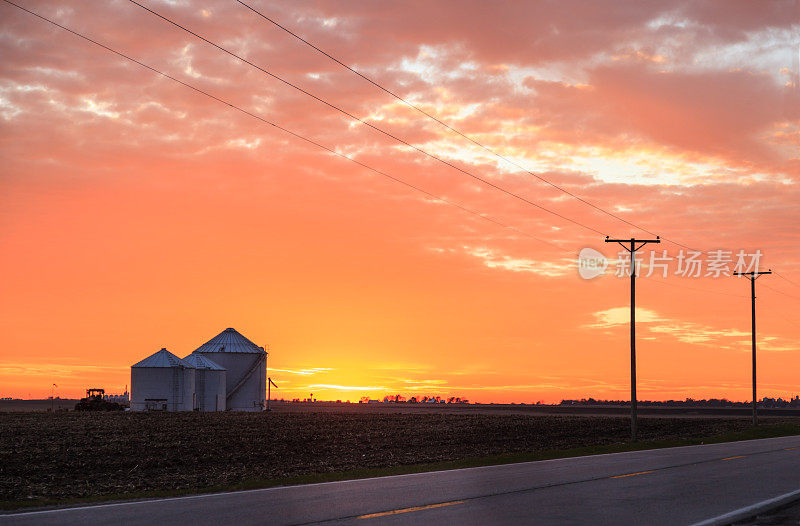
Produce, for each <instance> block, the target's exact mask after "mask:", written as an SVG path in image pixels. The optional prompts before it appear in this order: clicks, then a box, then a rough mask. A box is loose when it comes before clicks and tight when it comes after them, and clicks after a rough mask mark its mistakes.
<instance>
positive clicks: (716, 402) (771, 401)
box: [559, 396, 800, 408]
mask: <svg viewBox="0 0 800 526" xmlns="http://www.w3.org/2000/svg"><path fill="white" fill-rule="evenodd" d="M636 403H637V404H638V405H640V406H656V407H657V406H663V407H751V405H752V402H732V401H731V400H728V399H725V398H709V399H702V400H695V399H694V398H687V399H686V400H638V401H637V402H636ZM559 405H619V406H630V405H631V402H630V400H595V399H594V398H581V399H580V400H561V403H560V404H559ZM758 406H759V407H778V408H780V407H800V396H795V397H794V398H792V399H790V400H784V399H783V398H769V397H764V398H762V399H761V400H759V401H758Z"/></svg>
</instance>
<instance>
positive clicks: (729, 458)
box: [722, 455, 747, 460]
mask: <svg viewBox="0 0 800 526" xmlns="http://www.w3.org/2000/svg"><path fill="white" fill-rule="evenodd" d="M746 456H747V455H739V456H738V457H728V458H723V459H722V460H736V459H737V458H744V457H746Z"/></svg>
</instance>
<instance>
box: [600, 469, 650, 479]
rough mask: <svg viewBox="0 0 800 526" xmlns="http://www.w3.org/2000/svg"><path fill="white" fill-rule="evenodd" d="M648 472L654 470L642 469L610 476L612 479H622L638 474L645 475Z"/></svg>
mask: <svg viewBox="0 0 800 526" xmlns="http://www.w3.org/2000/svg"><path fill="white" fill-rule="evenodd" d="M646 473H652V471H640V472H638V473H628V474H627V475H617V476H616V477H609V478H612V479H622V478H625V477H635V476H636V475H644V474H646Z"/></svg>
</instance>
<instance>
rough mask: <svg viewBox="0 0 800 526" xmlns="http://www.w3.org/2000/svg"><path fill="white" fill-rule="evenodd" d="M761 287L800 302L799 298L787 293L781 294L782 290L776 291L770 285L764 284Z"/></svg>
mask: <svg viewBox="0 0 800 526" xmlns="http://www.w3.org/2000/svg"><path fill="white" fill-rule="evenodd" d="M761 286H762V287H765V288H768V289H769V290H771V291H772V292H777V293H778V294H780V295H781V296H786V297H787V298H792V299H793V300H798V301H800V298H798V297H797V296H792V295H791V294H787V293H785V292H781V291H780V290H778V289H774V288H772V287H770V286H769V285H764V284H763V283H762V284H761Z"/></svg>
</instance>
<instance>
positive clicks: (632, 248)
mask: <svg viewBox="0 0 800 526" xmlns="http://www.w3.org/2000/svg"><path fill="white" fill-rule="evenodd" d="M606 243H617V244H619V246H621V247H622V248H624V249H625V250H627V251H628V252H636V251H638V250H639V249H641V248H642V247H643V246H645V245H646V244H648V243H661V237H660V236H656V238H655V239H635V238H630V239H611V238H610V237H609V236H606ZM623 243H630V245H631V246H630V247H627V246H625V245H624V244H623ZM636 243H641V245H639V246H638V247H637V246H636Z"/></svg>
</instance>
